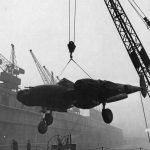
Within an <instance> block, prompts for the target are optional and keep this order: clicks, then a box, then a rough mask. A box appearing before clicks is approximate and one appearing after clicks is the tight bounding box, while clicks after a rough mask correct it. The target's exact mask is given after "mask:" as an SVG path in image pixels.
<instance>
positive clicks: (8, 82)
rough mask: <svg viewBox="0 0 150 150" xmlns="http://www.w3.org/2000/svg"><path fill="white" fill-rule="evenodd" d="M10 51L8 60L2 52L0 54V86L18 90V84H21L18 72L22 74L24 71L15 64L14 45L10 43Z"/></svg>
mask: <svg viewBox="0 0 150 150" xmlns="http://www.w3.org/2000/svg"><path fill="white" fill-rule="evenodd" d="M11 46H12V51H11V56H10V61H9V60H7V59H6V58H5V57H4V56H3V55H2V54H0V68H1V69H2V70H3V71H2V72H1V73H0V81H2V83H1V84H0V87H3V88H5V89H6V90H16V91H17V90H18V86H19V85H20V84H21V79H20V78H18V75H19V74H24V73H25V71H24V70H23V69H22V68H20V67H18V66H17V62H16V56H15V50H14V45H13V44H11Z"/></svg>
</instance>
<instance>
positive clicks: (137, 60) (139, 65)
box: [104, 0, 150, 143]
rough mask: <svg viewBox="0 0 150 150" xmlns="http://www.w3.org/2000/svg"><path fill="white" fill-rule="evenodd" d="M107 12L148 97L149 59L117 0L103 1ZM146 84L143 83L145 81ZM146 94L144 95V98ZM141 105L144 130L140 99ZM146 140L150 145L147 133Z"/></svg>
mask: <svg viewBox="0 0 150 150" xmlns="http://www.w3.org/2000/svg"><path fill="white" fill-rule="evenodd" d="M104 1H105V4H106V6H107V8H108V10H109V13H110V15H111V17H112V20H113V22H114V24H115V26H116V28H117V30H118V33H119V35H120V37H121V39H122V41H123V44H124V46H125V48H126V50H127V52H128V54H129V56H130V59H131V61H132V63H133V65H134V67H135V70H136V71H137V73H138V75H139V78H140V85H141V87H145V86H146V87H147V91H146V93H147V94H148V96H149V97H150V93H149V92H150V91H149V90H148V87H149V86H150V59H149V57H148V55H147V53H146V51H145V49H144V47H143V45H142V43H141V41H140V39H139V37H138V36H137V34H136V32H135V30H134V28H133V26H132V24H131V22H130V20H129V19H128V17H127V15H126V13H125V11H124V10H123V8H122V6H121V4H120V2H119V0H104ZM144 80H145V81H146V82H145V81H144ZM146 93H145V94H144V95H145V96H146ZM141 104H142V109H143V115H144V119H145V125H146V129H149V127H148V123H147V118H146V114H145V109H144V105H143V101H142V97H141ZM147 136H148V140H149V143H150V135H149V132H147Z"/></svg>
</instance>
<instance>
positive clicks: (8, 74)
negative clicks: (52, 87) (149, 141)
mask: <svg viewBox="0 0 150 150" xmlns="http://www.w3.org/2000/svg"><path fill="white" fill-rule="evenodd" d="M12 48H14V47H13V45H12ZM0 67H1V69H2V72H1V73H0V81H1V83H0V149H1V150H10V148H12V143H13V141H16V142H17V144H18V146H19V150H24V149H26V144H27V141H30V143H31V146H32V149H38V150H40V149H42V150H43V149H45V150H46V149H47V150H49V149H52V147H54V146H56V145H57V142H58V137H61V138H64V137H68V135H69V136H70V137H71V138H70V139H71V144H72V145H74V149H76V150H87V149H90V148H97V147H101V146H105V147H112V146H115V147H118V146H121V145H123V144H124V141H125V140H124V137H123V132H122V130H121V129H119V128H117V127H115V126H112V125H108V124H105V123H104V122H103V119H102V117H101V112H100V111H99V110H96V109H91V110H89V115H88V116H83V115H81V114H80V110H79V109H78V108H72V109H70V110H68V112H67V113H66V112H65V113H60V112H54V113H53V116H54V122H53V124H52V125H51V126H50V127H49V129H48V132H46V134H40V133H38V130H37V125H38V123H39V122H40V120H41V118H42V114H41V112H40V109H41V108H39V107H27V106H25V105H23V104H21V103H20V102H18V101H17V99H16V93H17V91H18V87H19V85H20V84H21V79H20V78H19V77H18V75H19V74H24V72H25V71H24V70H23V69H21V68H19V67H17V66H16V65H14V64H13V62H10V61H8V60H7V59H6V58H5V57H4V56H3V55H1V54H0Z"/></svg>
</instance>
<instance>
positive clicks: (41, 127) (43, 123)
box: [38, 119, 48, 134]
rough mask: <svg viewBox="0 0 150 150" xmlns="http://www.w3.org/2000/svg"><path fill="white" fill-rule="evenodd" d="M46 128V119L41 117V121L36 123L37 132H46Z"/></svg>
mask: <svg viewBox="0 0 150 150" xmlns="http://www.w3.org/2000/svg"><path fill="white" fill-rule="evenodd" d="M47 129H48V125H47V123H46V121H45V120H44V119H42V121H41V122H40V123H39V124H38V131H39V133H41V134H44V133H46V131H47Z"/></svg>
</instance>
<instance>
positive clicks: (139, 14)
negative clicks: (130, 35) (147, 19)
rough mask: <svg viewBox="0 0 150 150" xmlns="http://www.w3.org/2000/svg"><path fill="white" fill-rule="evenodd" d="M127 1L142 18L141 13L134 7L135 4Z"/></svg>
mask: <svg viewBox="0 0 150 150" xmlns="http://www.w3.org/2000/svg"><path fill="white" fill-rule="evenodd" d="M128 1H129V3H130V4H131V6H132V7H133V9H134V10H135V11H136V13H137V14H138V15H139V17H140V18H141V19H142V20H143V17H142V15H141V14H140V13H139V12H138V10H137V9H136V8H135V6H134V5H133V4H132V3H131V2H130V0H128Z"/></svg>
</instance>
